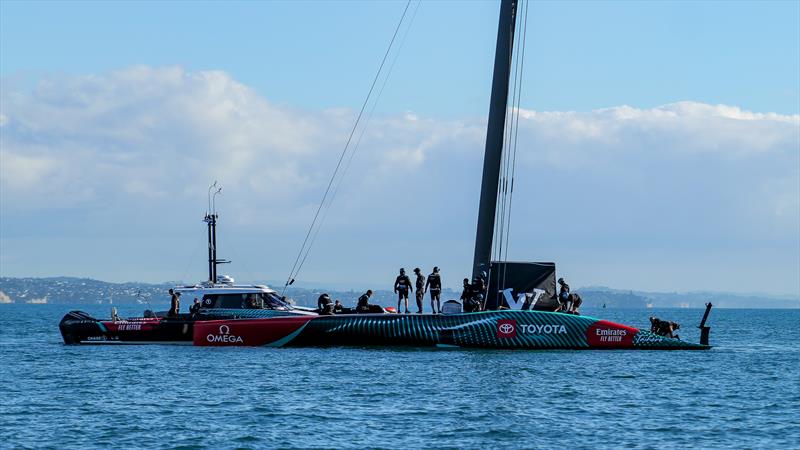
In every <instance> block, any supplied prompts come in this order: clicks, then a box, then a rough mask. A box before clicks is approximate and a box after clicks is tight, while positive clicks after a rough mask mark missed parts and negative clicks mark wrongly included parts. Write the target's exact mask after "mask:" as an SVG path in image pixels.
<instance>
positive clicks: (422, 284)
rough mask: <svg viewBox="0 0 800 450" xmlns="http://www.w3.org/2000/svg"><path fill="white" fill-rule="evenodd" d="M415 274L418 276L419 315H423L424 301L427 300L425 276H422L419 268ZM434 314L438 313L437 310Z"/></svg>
mask: <svg viewBox="0 0 800 450" xmlns="http://www.w3.org/2000/svg"><path fill="white" fill-rule="evenodd" d="M414 273H415V274H417V280H416V286H417V309H418V311H417V314H422V300H423V299H424V298H425V275H423V274H422V271H420V270H419V267H417V268H416V269H414ZM433 312H436V310H434V311H433Z"/></svg>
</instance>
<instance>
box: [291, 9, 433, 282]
mask: <svg viewBox="0 0 800 450" xmlns="http://www.w3.org/2000/svg"><path fill="white" fill-rule="evenodd" d="M421 4H422V1H421V0H420V1H418V2H417V6H416V8H414V12H413V13H412V15H411V19H409V21H408V26H407V27H406V30H405V32H404V33H403V37H402V38H401V39H400V44H399V45H398V47H397V51H396V52H395V55H394V58H393V59H392V63H391V64H390V65H389V69H388V70H387V72H386V76H385V77H384V78H383V83H382V84H381V88H380V89H379V90H378V94H377V95H376V96H375V101H374V102H373V103H372V107H371V108H370V111H369V114H367V119H366V121H365V122H364V126H362V127H361V133H360V134H359V136H358V139H356V143H355V145H354V146H353V147H352V150H351V151H350V157H349V158H348V160H347V163H345V165H344V169H343V170H342V174H341V175H340V176H339V181H338V182H337V183H336V185H335V186H334V188H333V193H332V194H331V199H330V201H328V204H327V206H326V207H325V210H324V211H323V212H322V217H321V218H320V220H319V225H318V226H317V228H316V229H315V230H314V234H313V235H312V236H311V240H310V242H309V244H308V247H307V249H306V253H305V255H304V256H303V259H302V260H301V261H300V264H299V265H298V266H297V270H296V273H295V276H297V274H299V273H300V269H301V268H302V267H303V265H304V264H305V262H306V259H307V258H308V255H309V254H310V253H311V247H312V246H313V245H314V242H315V241H316V240H317V235H318V234H319V231H320V230H321V229H322V224H323V223H324V222H325V219H326V218H327V217H328V212H329V211H330V208H331V205H332V204H333V200H334V199H335V198H336V194H337V193H338V192H339V188H340V187H341V186H342V183H343V182H344V177H345V175H346V174H347V171H348V170H349V169H350V165H351V164H352V162H353V158H354V157H355V154H356V152H357V151H358V148H359V146H360V145H361V140H362V139H363V138H364V134H365V133H366V131H367V128H368V127H369V124H370V122H371V121H372V116H373V114H374V113H375V108H376V107H377V106H378V102H379V101H380V99H381V96H382V95H383V91H384V89H385V88H386V84H387V82H388V81H389V77H390V76H391V75H392V71H393V70H394V66H395V64H396V63H397V60H398V58H399V57H400V52H401V51H402V50H403V46H404V45H405V42H406V37H408V32H409V31H411V27H412V26H413V25H414V19H415V18H416V17H417V11H418V10H419V7H420V5H421Z"/></svg>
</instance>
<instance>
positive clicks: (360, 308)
mask: <svg viewBox="0 0 800 450" xmlns="http://www.w3.org/2000/svg"><path fill="white" fill-rule="evenodd" d="M370 297H372V290H367V292H366V293H365V294H364V295H362V296H361V297H358V305H357V306H356V312H360V313H368V312H369V307H370V304H369V298H370Z"/></svg>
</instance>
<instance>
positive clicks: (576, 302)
mask: <svg viewBox="0 0 800 450" xmlns="http://www.w3.org/2000/svg"><path fill="white" fill-rule="evenodd" d="M568 298H569V303H570V305H572V306H571V307H570V310H569V312H571V313H572V314H575V315H580V309H581V304H583V299H582V298H581V296H580V295H578V293H577V292H576V293H574V294H569V297H568Z"/></svg>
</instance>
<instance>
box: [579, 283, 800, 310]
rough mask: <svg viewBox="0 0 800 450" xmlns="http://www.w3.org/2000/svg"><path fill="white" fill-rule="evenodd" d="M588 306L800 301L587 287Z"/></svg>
mask: <svg viewBox="0 0 800 450" xmlns="http://www.w3.org/2000/svg"><path fill="white" fill-rule="evenodd" d="M577 292H579V293H580V294H581V297H582V298H583V299H584V303H585V304H587V305H591V306H602V304H603V303H606V306H607V307H617V308H647V307H650V308H702V307H703V306H704V305H705V304H706V303H707V302H711V303H713V304H714V306H715V307H717V308H800V298H798V297H791V296H770V295H756V294H734V293H725V292H646V291H631V290H620V289H611V288H607V287H586V288H581V289H578V290H577Z"/></svg>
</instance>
